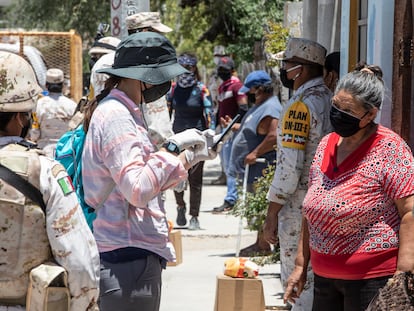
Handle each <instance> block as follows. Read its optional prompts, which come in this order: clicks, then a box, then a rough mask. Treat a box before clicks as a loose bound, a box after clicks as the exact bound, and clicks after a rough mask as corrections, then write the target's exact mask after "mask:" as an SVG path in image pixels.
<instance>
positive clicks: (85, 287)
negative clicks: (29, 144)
mask: <svg viewBox="0 0 414 311" xmlns="http://www.w3.org/2000/svg"><path fill="white" fill-rule="evenodd" d="M19 140H21V138H18V137H0V162H1V163H2V164H3V165H5V166H8V167H9V168H10V169H12V170H13V171H18V172H19V173H20V174H21V175H22V176H24V177H25V178H26V179H28V181H29V182H30V183H32V184H33V185H35V186H36V187H37V188H38V189H39V190H40V192H41V193H42V194H43V198H44V201H45V204H46V215H44V213H43V211H42V210H41V208H40V207H39V206H37V205H36V204H35V203H34V202H31V201H30V200H29V199H27V198H25V197H24V195H23V194H22V193H20V192H19V191H17V190H16V189H15V188H13V187H11V186H9V185H8V184H6V183H4V182H3V181H0V223H1V224H0V226H1V227H2V228H3V230H1V231H0V240H1V241H2V243H1V244H2V247H1V250H0V262H1V265H0V306H1V305H2V304H6V303H7V304H9V303H11V304H13V302H14V303H16V304H24V302H25V296H26V292H27V288H28V281H29V280H28V275H29V272H30V270H31V269H32V268H34V267H36V266H38V265H39V264H41V263H43V262H46V261H51V260H52V259H53V257H54V259H55V260H56V261H57V262H58V263H59V264H60V265H61V266H63V267H64V268H65V269H66V270H67V271H68V276H69V289H70V293H71V296H72V300H71V310H73V311H78V310H93V308H92V307H93V306H94V303H96V301H97V299H98V293H99V254H98V249H97V247H96V244H95V240H94V238H93V235H92V233H91V231H90V230H89V228H88V226H87V224H86V222H85V218H84V217H83V214H82V210H81V209H80V208H79V204H78V201H77V197H76V194H75V192H74V191H73V186H72V185H71V182H70V179H69V177H68V175H67V173H66V171H65V169H64V168H63V166H61V165H60V164H59V163H57V162H55V161H54V160H52V159H50V158H47V157H45V156H43V155H39V152H41V151H40V150H34V149H31V150H30V149H29V150H28V149H27V148H26V147H23V146H20V145H18V144H16V143H17V142H18V141H19ZM88 306H90V307H91V309H89V308H88ZM16 309H17V310H18V308H16ZM8 310H13V308H12V307H9V308H8Z"/></svg>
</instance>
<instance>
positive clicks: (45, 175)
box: [40, 157, 100, 310]
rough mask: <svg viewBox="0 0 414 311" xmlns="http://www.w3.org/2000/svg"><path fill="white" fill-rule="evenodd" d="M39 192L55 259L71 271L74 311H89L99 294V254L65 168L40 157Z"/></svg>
mask: <svg viewBox="0 0 414 311" xmlns="http://www.w3.org/2000/svg"><path fill="white" fill-rule="evenodd" d="M40 160H41V175H40V184H41V187H40V188H41V189H40V191H41V192H42V194H43V198H44V201H45V203H46V229H47V234H48V237H49V243H50V246H51V249H52V253H53V256H54V258H55V260H56V261H57V262H58V263H59V264H60V265H61V266H63V267H64V268H65V269H66V270H67V271H68V283H69V289H70V293H71V296H72V301H71V310H87V309H88V306H92V305H94V304H96V302H97V299H98V295H99V265H100V262H99V253H98V249H97V246H96V242H95V239H94V237H93V235H92V232H91V231H90V229H89V227H88V225H87V223H86V220H85V217H84V215H83V212H82V209H81V208H80V206H79V203H78V199H77V197H76V194H75V192H74V189H73V186H72V183H71V181H70V178H69V176H68V175H67V173H66V171H65V169H64V168H63V166H62V165H60V164H59V163H57V162H55V161H54V160H52V159H49V158H46V157H40Z"/></svg>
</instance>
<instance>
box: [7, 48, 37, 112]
mask: <svg viewBox="0 0 414 311" xmlns="http://www.w3.org/2000/svg"><path fill="white" fill-rule="evenodd" d="M41 91H42V88H41V87H40V86H39V84H38V82H37V79H36V75H35V73H34V71H33V68H32V66H30V64H29V63H28V62H27V61H26V60H25V59H24V58H23V57H21V56H19V55H16V54H13V53H9V52H2V51H0V112H25V111H32V110H33V109H34V107H35V105H36V100H37V97H38V95H39V93H40V92H41Z"/></svg>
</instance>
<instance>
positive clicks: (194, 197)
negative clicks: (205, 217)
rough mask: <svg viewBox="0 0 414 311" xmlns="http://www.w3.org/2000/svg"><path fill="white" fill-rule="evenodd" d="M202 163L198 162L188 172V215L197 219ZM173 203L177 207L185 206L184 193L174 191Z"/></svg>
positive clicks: (201, 186) (201, 184) (201, 183)
mask: <svg viewBox="0 0 414 311" xmlns="http://www.w3.org/2000/svg"><path fill="white" fill-rule="evenodd" d="M203 168H204V161H203V162H199V163H197V164H196V165H194V166H193V167H192V168H190V169H189V170H188V184H189V186H190V215H191V216H195V217H198V214H199V213H200V204H201V189H202V188H203ZM174 195H175V202H176V203H177V205H178V206H185V201H184V191H182V192H177V191H174Z"/></svg>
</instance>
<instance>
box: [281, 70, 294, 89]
mask: <svg viewBox="0 0 414 311" xmlns="http://www.w3.org/2000/svg"><path fill="white" fill-rule="evenodd" d="M279 73H280V82H282V85H283V86H284V87H287V88H288V89H290V90H293V84H294V83H295V81H294V80H289V79H288V77H287V71H286V69H282V68H280V70H279Z"/></svg>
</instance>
